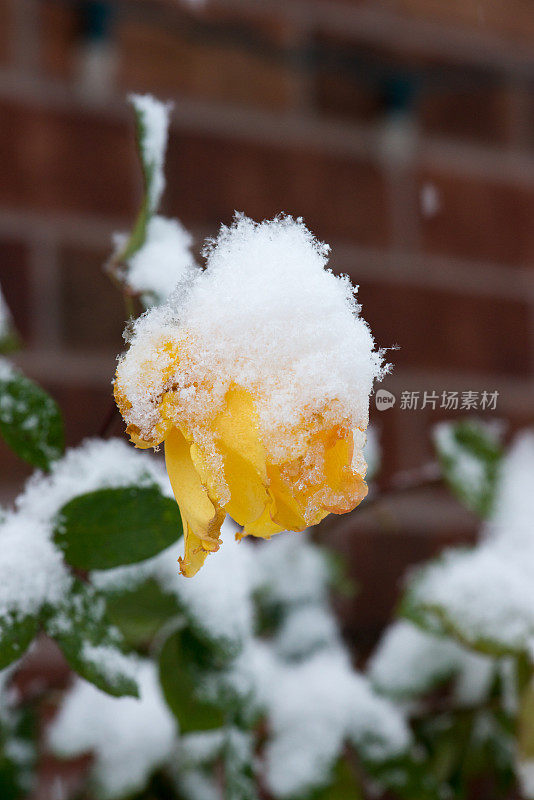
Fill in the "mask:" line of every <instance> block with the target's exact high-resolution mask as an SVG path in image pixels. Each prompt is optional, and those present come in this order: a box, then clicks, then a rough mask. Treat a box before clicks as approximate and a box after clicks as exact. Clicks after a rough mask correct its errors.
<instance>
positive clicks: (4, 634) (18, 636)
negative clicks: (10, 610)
mask: <svg viewBox="0 0 534 800" xmlns="http://www.w3.org/2000/svg"><path fill="white" fill-rule="evenodd" d="M38 627H39V620H38V619H37V617H34V616H31V615H27V616H20V615H18V614H10V615H9V616H7V617H4V618H3V619H2V620H0V669H4V668H5V667H7V666H9V664H11V663H12V662H13V661H16V660H17V659H19V658H20V657H21V656H22V655H24V652H25V651H26V650H27V648H28V647H29V646H30V644H31V643H32V641H33V639H34V637H35V634H36V633H37V630H38Z"/></svg>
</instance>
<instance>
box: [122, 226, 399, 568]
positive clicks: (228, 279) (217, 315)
mask: <svg viewBox="0 0 534 800" xmlns="http://www.w3.org/2000/svg"><path fill="white" fill-rule="evenodd" d="M328 252H329V248H328V246H327V245H325V244H321V243H319V242H318V241H317V240H316V239H315V237H314V236H313V235H312V234H311V233H310V231H309V230H308V229H307V228H306V227H305V225H304V224H303V222H302V220H294V219H292V218H291V217H278V218H276V219H274V220H272V221H268V222H267V221H266V222H262V223H260V224H258V223H255V222H253V221H252V220H250V219H248V218H247V217H245V216H243V215H237V216H236V219H235V221H234V223H233V225H232V226H231V227H226V226H223V227H222V228H221V231H220V233H219V236H218V237H217V239H215V240H213V241H210V242H208V244H207V246H206V248H205V251H204V254H205V256H206V259H207V264H206V270H205V271H203V272H200V271H198V272H196V273H191V276H190V278H189V280H188V281H185V282H183V283H182V285H181V287H180V292H178V293H175V294H174V295H173V296H172V297H171V299H170V300H169V302H168V303H167V304H165V305H163V306H160V307H157V308H153V309H151V310H149V311H148V312H147V313H145V314H144V315H143V316H142V317H141V318H140V319H139V320H138V321H137V323H136V324H135V326H134V329H133V331H132V332H131V334H130V347H129V350H128V351H127V353H126V354H125V355H124V356H123V357H122V358H121V360H120V362H119V366H118V369H117V376H116V381H115V396H116V399H117V403H118V405H119V408H120V409H121V412H122V414H123V417H124V419H125V421H126V424H127V432H128V433H129V435H130V437H131V439H132V441H133V442H134V444H136V445H137V446H138V447H153V446H157V445H158V444H160V443H161V442H165V453H166V462H167V470H168V473H169V477H170V480H171V484H172V486H173V490H174V494H175V497H176V500H177V502H178V505H179V506H180V510H181V513H182V519H183V523H184V531H185V533H186V537H185V556H184V558H183V559H181V570H182V572H183V574H184V575H187V576H191V575H194V574H195V573H196V572H197V571H198V570H199V569H200V567H201V566H202V564H203V563H204V560H205V558H206V556H207V554H208V553H209V552H214V551H216V550H218V548H219V546H220V544H221V540H220V537H219V533H220V528H221V524H222V522H223V520H224V518H225V515H226V514H227V513H228V514H229V515H230V516H231V517H232V518H233V519H234V520H236V521H237V522H238V523H239V525H241V526H243V532H242V534H241V535H248V534H251V535H254V536H261V537H264V538H269V537H270V536H271V535H272V534H274V533H278V532H280V531H282V530H293V531H301V530H304V529H305V528H307V527H309V526H310V525H314V524H316V523H317V522H319V521H320V520H321V519H323V518H324V517H325V516H326V515H327V514H328V513H330V512H334V513H345V512H347V511H350V510H352V509H353V508H354V507H355V506H356V505H358V503H359V502H360V501H361V500H362V499H363V497H365V494H366V491H367V487H366V485H365V482H364V476H365V461H364V458H363V455H362V448H363V445H364V443H365V429H366V427H367V422H368V407H369V395H370V393H371V391H372V388H373V382H374V380H375V379H376V378H379V377H380V376H381V375H382V373H383V371H384V368H383V365H382V354H381V352H380V351H377V350H375V348H374V342H373V338H372V336H371V333H370V330H369V328H368V326H367V324H366V322H365V321H364V320H363V319H362V318H361V317H360V316H359V311H360V308H359V306H358V305H357V303H356V300H355V296H354V293H355V290H354V288H353V287H352V286H351V284H350V281H349V279H348V278H347V277H336V276H334V275H333V273H332V272H331V271H330V270H328V269H326V264H327V256H328Z"/></svg>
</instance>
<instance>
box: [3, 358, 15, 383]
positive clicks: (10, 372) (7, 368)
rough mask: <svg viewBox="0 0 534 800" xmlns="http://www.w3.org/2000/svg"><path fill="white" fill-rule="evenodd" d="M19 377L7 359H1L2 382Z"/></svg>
mask: <svg viewBox="0 0 534 800" xmlns="http://www.w3.org/2000/svg"><path fill="white" fill-rule="evenodd" d="M16 375H17V370H16V369H15V367H14V366H13V365H12V364H11V362H10V361H8V360H7V358H1V357H0V381H10V380H12V379H13V378H14V377H15V376H16Z"/></svg>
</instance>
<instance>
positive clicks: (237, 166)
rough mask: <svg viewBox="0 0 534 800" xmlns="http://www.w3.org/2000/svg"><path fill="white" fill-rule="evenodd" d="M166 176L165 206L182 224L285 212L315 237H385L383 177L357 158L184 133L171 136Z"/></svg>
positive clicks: (372, 240)
mask: <svg viewBox="0 0 534 800" xmlns="http://www.w3.org/2000/svg"><path fill="white" fill-rule="evenodd" d="M168 178H169V180H168V184H169V188H168V191H167V198H168V203H167V205H168V208H169V209H170V210H171V211H172V213H173V214H176V215H178V216H180V217H181V218H183V219H184V220H185V221H186V222H187V223H192V222H195V223H201V224H205V225H209V226H216V225H218V224H219V222H221V221H222V222H229V221H230V220H231V218H232V214H233V212H234V209H237V210H239V211H245V213H247V214H249V215H250V216H252V217H253V218H254V219H258V220H260V219H264V218H270V217H273V216H275V215H276V214H278V213H280V212H286V213H289V214H293V215H296V216H303V217H304V218H305V221H306V223H307V224H308V225H309V226H310V227H311V229H312V230H313V231H314V232H315V233H316V234H317V235H318V236H319V237H321V238H326V239H329V238H331V237H342V238H345V239H352V240H355V241H357V242H360V243H362V244H368V245H371V244H374V245H377V244H384V243H386V242H387V240H388V237H389V221H388V217H387V203H386V190H385V185H384V180H383V177H382V175H381V174H380V172H379V170H378V169H377V168H376V167H375V166H373V165H372V164H370V163H368V162H366V161H363V160H359V159H357V158H353V159H351V158H343V157H337V156H334V155H326V154H321V153H318V152H312V151H310V150H305V149H303V148H302V147H300V146H298V145H296V144H289V145H287V146H285V147H283V146H280V147H273V146H268V145H260V144H253V143H251V142H245V141H239V140H238V139H226V138H224V139H223V138H219V137H215V136H208V135H206V136H195V135H193V134H185V133H182V134H175V135H173V136H172V137H171V141H170V146H169V154H168Z"/></svg>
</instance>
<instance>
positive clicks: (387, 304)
mask: <svg viewBox="0 0 534 800" xmlns="http://www.w3.org/2000/svg"><path fill="white" fill-rule="evenodd" d="M358 297H359V300H360V302H361V303H362V304H363V313H364V316H365V318H366V320H367V321H368V322H369V324H370V325H371V329H372V331H373V333H374V335H375V337H376V340H377V342H378V343H379V344H380V346H383V347H390V346H392V345H395V344H398V345H399V347H400V349H399V350H398V351H395V352H393V353H391V354H390V357H391V359H392V360H393V361H394V362H395V365H396V367H397V368H398V369H402V368H403V367H410V368H413V367H416V368H421V369H428V370H436V371H440V370H464V371H473V372H479V373H480V372H482V373H493V374H496V375H498V374H502V375H518V376H523V375H524V376H526V375H527V374H528V369H529V363H530V338H529V336H530V309H529V307H528V305H527V304H526V303H521V302H519V301H514V300H510V299H506V298H492V297H485V296H481V297H473V296H469V295H463V294H461V293H460V292H452V291H445V290H438V289H430V288H428V289H426V288H422V287H415V286H403V285H397V284H395V285H388V284H379V283H374V282H370V281H361V282H360V290H359V292H358ZM429 388H432V387H429Z"/></svg>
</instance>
